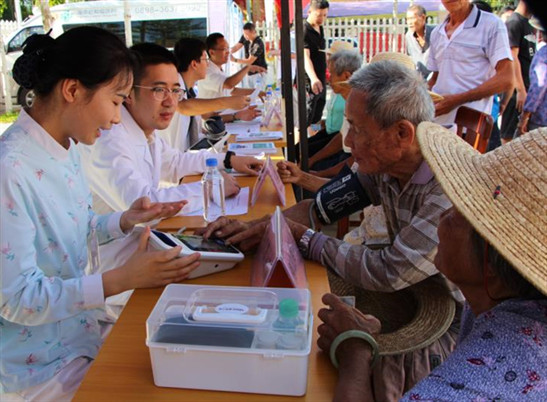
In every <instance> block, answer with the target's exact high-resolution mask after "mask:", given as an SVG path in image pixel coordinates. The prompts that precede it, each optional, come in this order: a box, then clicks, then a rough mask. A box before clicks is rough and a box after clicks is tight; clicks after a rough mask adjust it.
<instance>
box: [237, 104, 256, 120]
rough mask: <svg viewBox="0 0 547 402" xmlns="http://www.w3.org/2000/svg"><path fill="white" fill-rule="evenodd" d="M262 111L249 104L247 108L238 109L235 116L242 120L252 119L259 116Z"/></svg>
mask: <svg viewBox="0 0 547 402" xmlns="http://www.w3.org/2000/svg"><path fill="white" fill-rule="evenodd" d="M261 114H262V112H261V111H260V110H258V109H257V108H256V105H255V106H249V107H248V108H247V109H243V110H240V111H239V112H237V113H236V117H237V118H238V119H239V120H243V121H251V120H254V119H255V118H256V117H258V116H260V115H261Z"/></svg>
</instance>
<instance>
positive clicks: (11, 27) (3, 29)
mask: <svg viewBox="0 0 547 402" xmlns="http://www.w3.org/2000/svg"><path fill="white" fill-rule="evenodd" d="M16 29H17V21H5V20H0V35H2V37H3V38H4V39H5V38H6V37H7V36H8V35H9V34H10V33H12V32H13V31H15V30H16Z"/></svg>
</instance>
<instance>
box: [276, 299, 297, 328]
mask: <svg viewBox="0 0 547 402" xmlns="http://www.w3.org/2000/svg"><path fill="white" fill-rule="evenodd" d="M303 324H304V322H303V321H302V320H301V319H300V318H299V317H298V301H297V300H295V299H290V298H288V299H282V300H281V301H280V302H279V317H278V318H277V320H275V321H274V323H273V329H275V330H277V331H295V330H296V329H297V328H298V327H301V326H302V325H303Z"/></svg>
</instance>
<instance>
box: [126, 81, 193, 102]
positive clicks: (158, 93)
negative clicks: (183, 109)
mask: <svg viewBox="0 0 547 402" xmlns="http://www.w3.org/2000/svg"><path fill="white" fill-rule="evenodd" d="M133 86H134V87H135V88H143V89H149V90H151V91H152V94H153V95H154V99H156V100H157V101H159V102H163V101H164V100H165V99H167V97H168V96H171V97H174V98H175V99H176V100H177V101H181V100H182V98H183V96H184V92H185V91H184V89H182V88H173V89H169V88H164V87H145V86H143V85H133Z"/></svg>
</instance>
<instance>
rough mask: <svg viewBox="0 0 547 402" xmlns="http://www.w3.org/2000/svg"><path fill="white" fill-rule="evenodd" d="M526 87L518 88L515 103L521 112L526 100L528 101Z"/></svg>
mask: <svg viewBox="0 0 547 402" xmlns="http://www.w3.org/2000/svg"><path fill="white" fill-rule="evenodd" d="M526 95H527V94H526V89H522V90H520V91H519V90H517V103H516V104H515V108H516V109H517V111H518V112H519V113H521V112H522V108H523V107H524V102H525V101H526Z"/></svg>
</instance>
